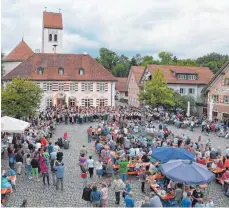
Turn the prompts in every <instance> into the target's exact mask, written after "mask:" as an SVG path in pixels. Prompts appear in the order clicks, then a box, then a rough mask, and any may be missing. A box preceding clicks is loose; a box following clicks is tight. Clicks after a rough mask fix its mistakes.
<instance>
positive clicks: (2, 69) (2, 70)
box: [1, 53, 5, 76]
mask: <svg viewBox="0 0 229 208" xmlns="http://www.w3.org/2000/svg"><path fill="white" fill-rule="evenodd" d="M4 57H5V54H4V53H1V75H2V76H3V74H4V73H5V70H4V66H3V63H4Z"/></svg>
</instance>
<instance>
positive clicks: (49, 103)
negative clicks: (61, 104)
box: [46, 98, 52, 107]
mask: <svg viewBox="0 0 229 208" xmlns="http://www.w3.org/2000/svg"><path fill="white" fill-rule="evenodd" d="M46 104H47V107H51V106H52V98H48V99H47V103H46Z"/></svg>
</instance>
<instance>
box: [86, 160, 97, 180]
mask: <svg viewBox="0 0 229 208" xmlns="http://www.w3.org/2000/svg"><path fill="white" fill-rule="evenodd" d="M94 163H95V161H94V160H93V159H92V156H89V159H88V160H87V166H88V172H89V174H90V178H92V176H93V172H94Z"/></svg>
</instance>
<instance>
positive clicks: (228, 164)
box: [224, 156, 229, 168]
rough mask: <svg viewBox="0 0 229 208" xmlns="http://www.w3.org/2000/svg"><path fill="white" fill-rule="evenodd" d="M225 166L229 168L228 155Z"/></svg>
mask: <svg viewBox="0 0 229 208" xmlns="http://www.w3.org/2000/svg"><path fill="white" fill-rule="evenodd" d="M224 168H229V156H227V158H226V160H225V162H224Z"/></svg>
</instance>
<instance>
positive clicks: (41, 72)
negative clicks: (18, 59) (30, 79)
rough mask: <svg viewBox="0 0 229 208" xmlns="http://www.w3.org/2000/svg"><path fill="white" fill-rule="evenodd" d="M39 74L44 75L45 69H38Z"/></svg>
mask: <svg viewBox="0 0 229 208" xmlns="http://www.w3.org/2000/svg"><path fill="white" fill-rule="evenodd" d="M37 73H38V74H39V75H42V74H43V73H44V69H43V68H41V67H40V68H38V69H37Z"/></svg>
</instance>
